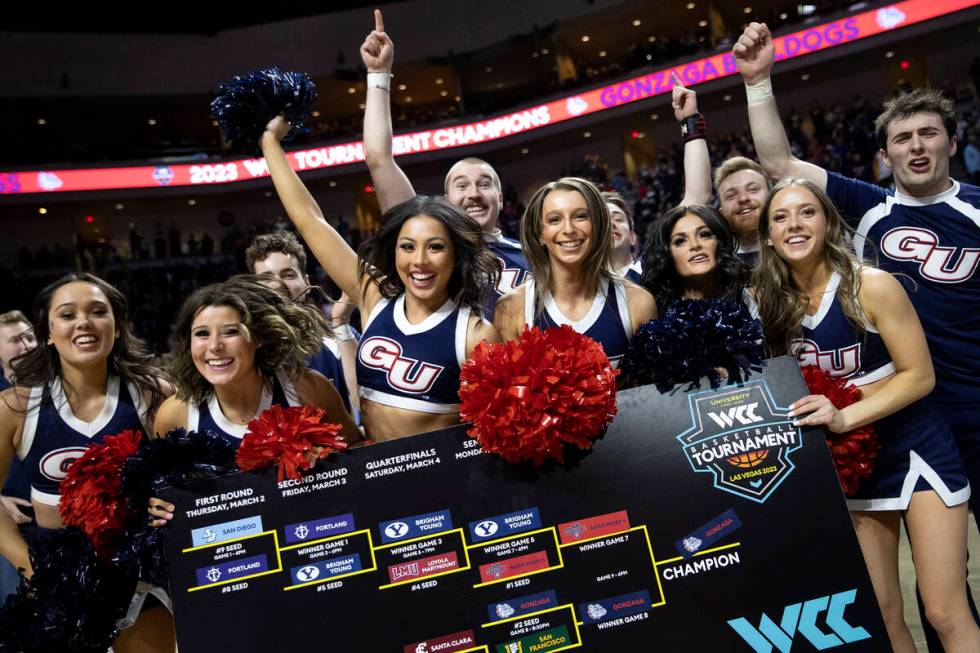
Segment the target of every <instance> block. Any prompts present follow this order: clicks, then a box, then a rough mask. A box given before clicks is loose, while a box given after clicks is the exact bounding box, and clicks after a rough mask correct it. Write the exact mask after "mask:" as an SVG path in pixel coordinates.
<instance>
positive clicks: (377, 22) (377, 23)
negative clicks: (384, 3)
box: [374, 9, 385, 32]
mask: <svg viewBox="0 0 980 653" xmlns="http://www.w3.org/2000/svg"><path fill="white" fill-rule="evenodd" d="M374 29H375V30H377V31H379V32H383V31H385V22H384V20H382V19H381V10H380V9H375V10H374Z"/></svg>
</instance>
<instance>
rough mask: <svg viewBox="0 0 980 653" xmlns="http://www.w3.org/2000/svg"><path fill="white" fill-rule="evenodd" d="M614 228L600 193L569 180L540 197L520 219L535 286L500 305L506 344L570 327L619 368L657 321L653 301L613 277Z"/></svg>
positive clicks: (544, 190)
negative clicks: (636, 338)
mask: <svg viewBox="0 0 980 653" xmlns="http://www.w3.org/2000/svg"><path fill="white" fill-rule="evenodd" d="M612 231H613V229H612V221H611V219H610V217H609V209H608V207H607V206H606V201H605V200H604V199H603V197H602V194H601V193H600V192H599V189H598V188H596V187H595V185H594V184H592V183H591V182H589V181H586V180H585V179H580V178H577V177H565V178H563V179H559V180H558V181H554V182H551V183H549V184H545V185H544V186H542V187H541V188H540V189H538V191H537V192H536V193H535V194H534V196H533V197H532V198H531V200H530V202H529V203H528V206H527V209H526V210H525V211H524V215H523V216H522V217H521V245H522V246H523V248H524V255H525V256H526V257H527V260H528V263H529V264H530V266H531V276H532V277H533V278H532V279H529V280H527V281H525V282H524V283H523V284H522V285H521V286H520V287H519V288H517V289H516V290H514V291H512V292H510V293H508V294H507V295H506V296H504V297H503V298H502V299H501V300H500V301H499V302H498V303H497V310H496V313H495V314H494V323H495V325H496V326H497V329H498V330H499V331H500V334H501V335H502V336H503V337H504V338H505V339H508V340H511V339H516V338H518V337H519V336H520V334H521V332H522V330H523V329H524V325H528V326H536V327H539V328H542V329H544V328H548V327H552V326H560V325H562V324H567V325H569V326H570V327H572V328H573V329H575V331H577V332H579V333H581V334H583V335H586V336H588V337H590V338H592V339H593V340H595V341H597V342H598V343H599V344H601V345H602V347H603V349H604V350H605V352H606V356H608V357H609V361H610V362H611V363H612V364H613V366H614V367H618V366H619V363H620V362H621V361H622V358H623V355H624V354H625V353H626V349H627V347H628V345H629V342H630V339H631V338H632V336H633V333H634V332H636V330H637V329H638V328H639V327H640V325H641V324H643V323H645V322H647V321H649V320H651V319H654V318H655V317H656V316H657V304H656V302H655V301H654V299H653V297H652V296H651V295H650V293H648V292H647V291H646V290H644V289H643V288H641V287H639V286H637V285H636V284H634V283H632V282H630V281H625V280H623V279H622V278H621V277H619V276H617V275H616V274H614V273H613V271H612V264H611V257H612Z"/></svg>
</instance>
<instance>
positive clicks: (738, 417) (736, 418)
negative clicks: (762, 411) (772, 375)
mask: <svg viewBox="0 0 980 653" xmlns="http://www.w3.org/2000/svg"><path fill="white" fill-rule="evenodd" d="M758 405H759V402H758V401H755V402H753V403H751V404H742V405H741V406H736V407H734V408H729V409H728V410H723V411H721V412H720V413H713V412H709V413H708V417H710V418H711V419H712V420H713V421H714V423H715V424H717V425H718V426H720V427H721V428H731V427H733V426H735V425H736V424H741V425H743V426H748V425H749V424H755V423H756V422H761V421H762V418H761V417H759V416H758V415H756V413H755V409H756V407H757V406H758Z"/></svg>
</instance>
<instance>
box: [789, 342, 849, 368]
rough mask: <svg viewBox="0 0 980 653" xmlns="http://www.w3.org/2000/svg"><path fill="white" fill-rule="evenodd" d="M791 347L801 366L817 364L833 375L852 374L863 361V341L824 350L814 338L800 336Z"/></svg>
mask: <svg viewBox="0 0 980 653" xmlns="http://www.w3.org/2000/svg"><path fill="white" fill-rule="evenodd" d="M790 349H792V351H793V355H794V356H796V360H797V361H799V363H800V367H808V366H813V365H816V366H817V367H819V368H820V369H822V370H823V371H824V372H826V373H827V374H829V375H831V376H833V377H841V376H845V377H846V376H850V375H852V374H854V373H855V372H857V370H858V367H859V366H860V361H861V343H855V344H853V345H851V346H850V347H845V348H843V349H831V350H830V351H824V350H822V349H820V347H818V346H817V343H815V342H814V341H812V340H809V339H807V338H799V339H797V340H794V341H793V344H792V345H791V347H790Z"/></svg>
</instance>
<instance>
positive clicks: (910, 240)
mask: <svg viewBox="0 0 980 653" xmlns="http://www.w3.org/2000/svg"><path fill="white" fill-rule="evenodd" d="M881 251H882V252H884V253H885V256H887V257H888V258H891V259H894V260H896V261H918V262H919V274H921V275H922V277H923V278H925V279H929V280H930V281H936V282H938V283H960V282H962V281H966V280H967V279H969V278H970V277H971V276H973V271H974V270H976V269H977V263H978V262H980V249H978V248H967V247H964V248H962V249H961V250H960V254H959V256H956V248H955V247H941V246H940V245H939V237H938V236H936V234H935V233H934V232H932V231H930V230H929V229H917V228H914V227H897V228H895V229H892V230H891V231H889V232H888V233H886V234H885V235H884V237H883V238H882V239H881Z"/></svg>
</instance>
